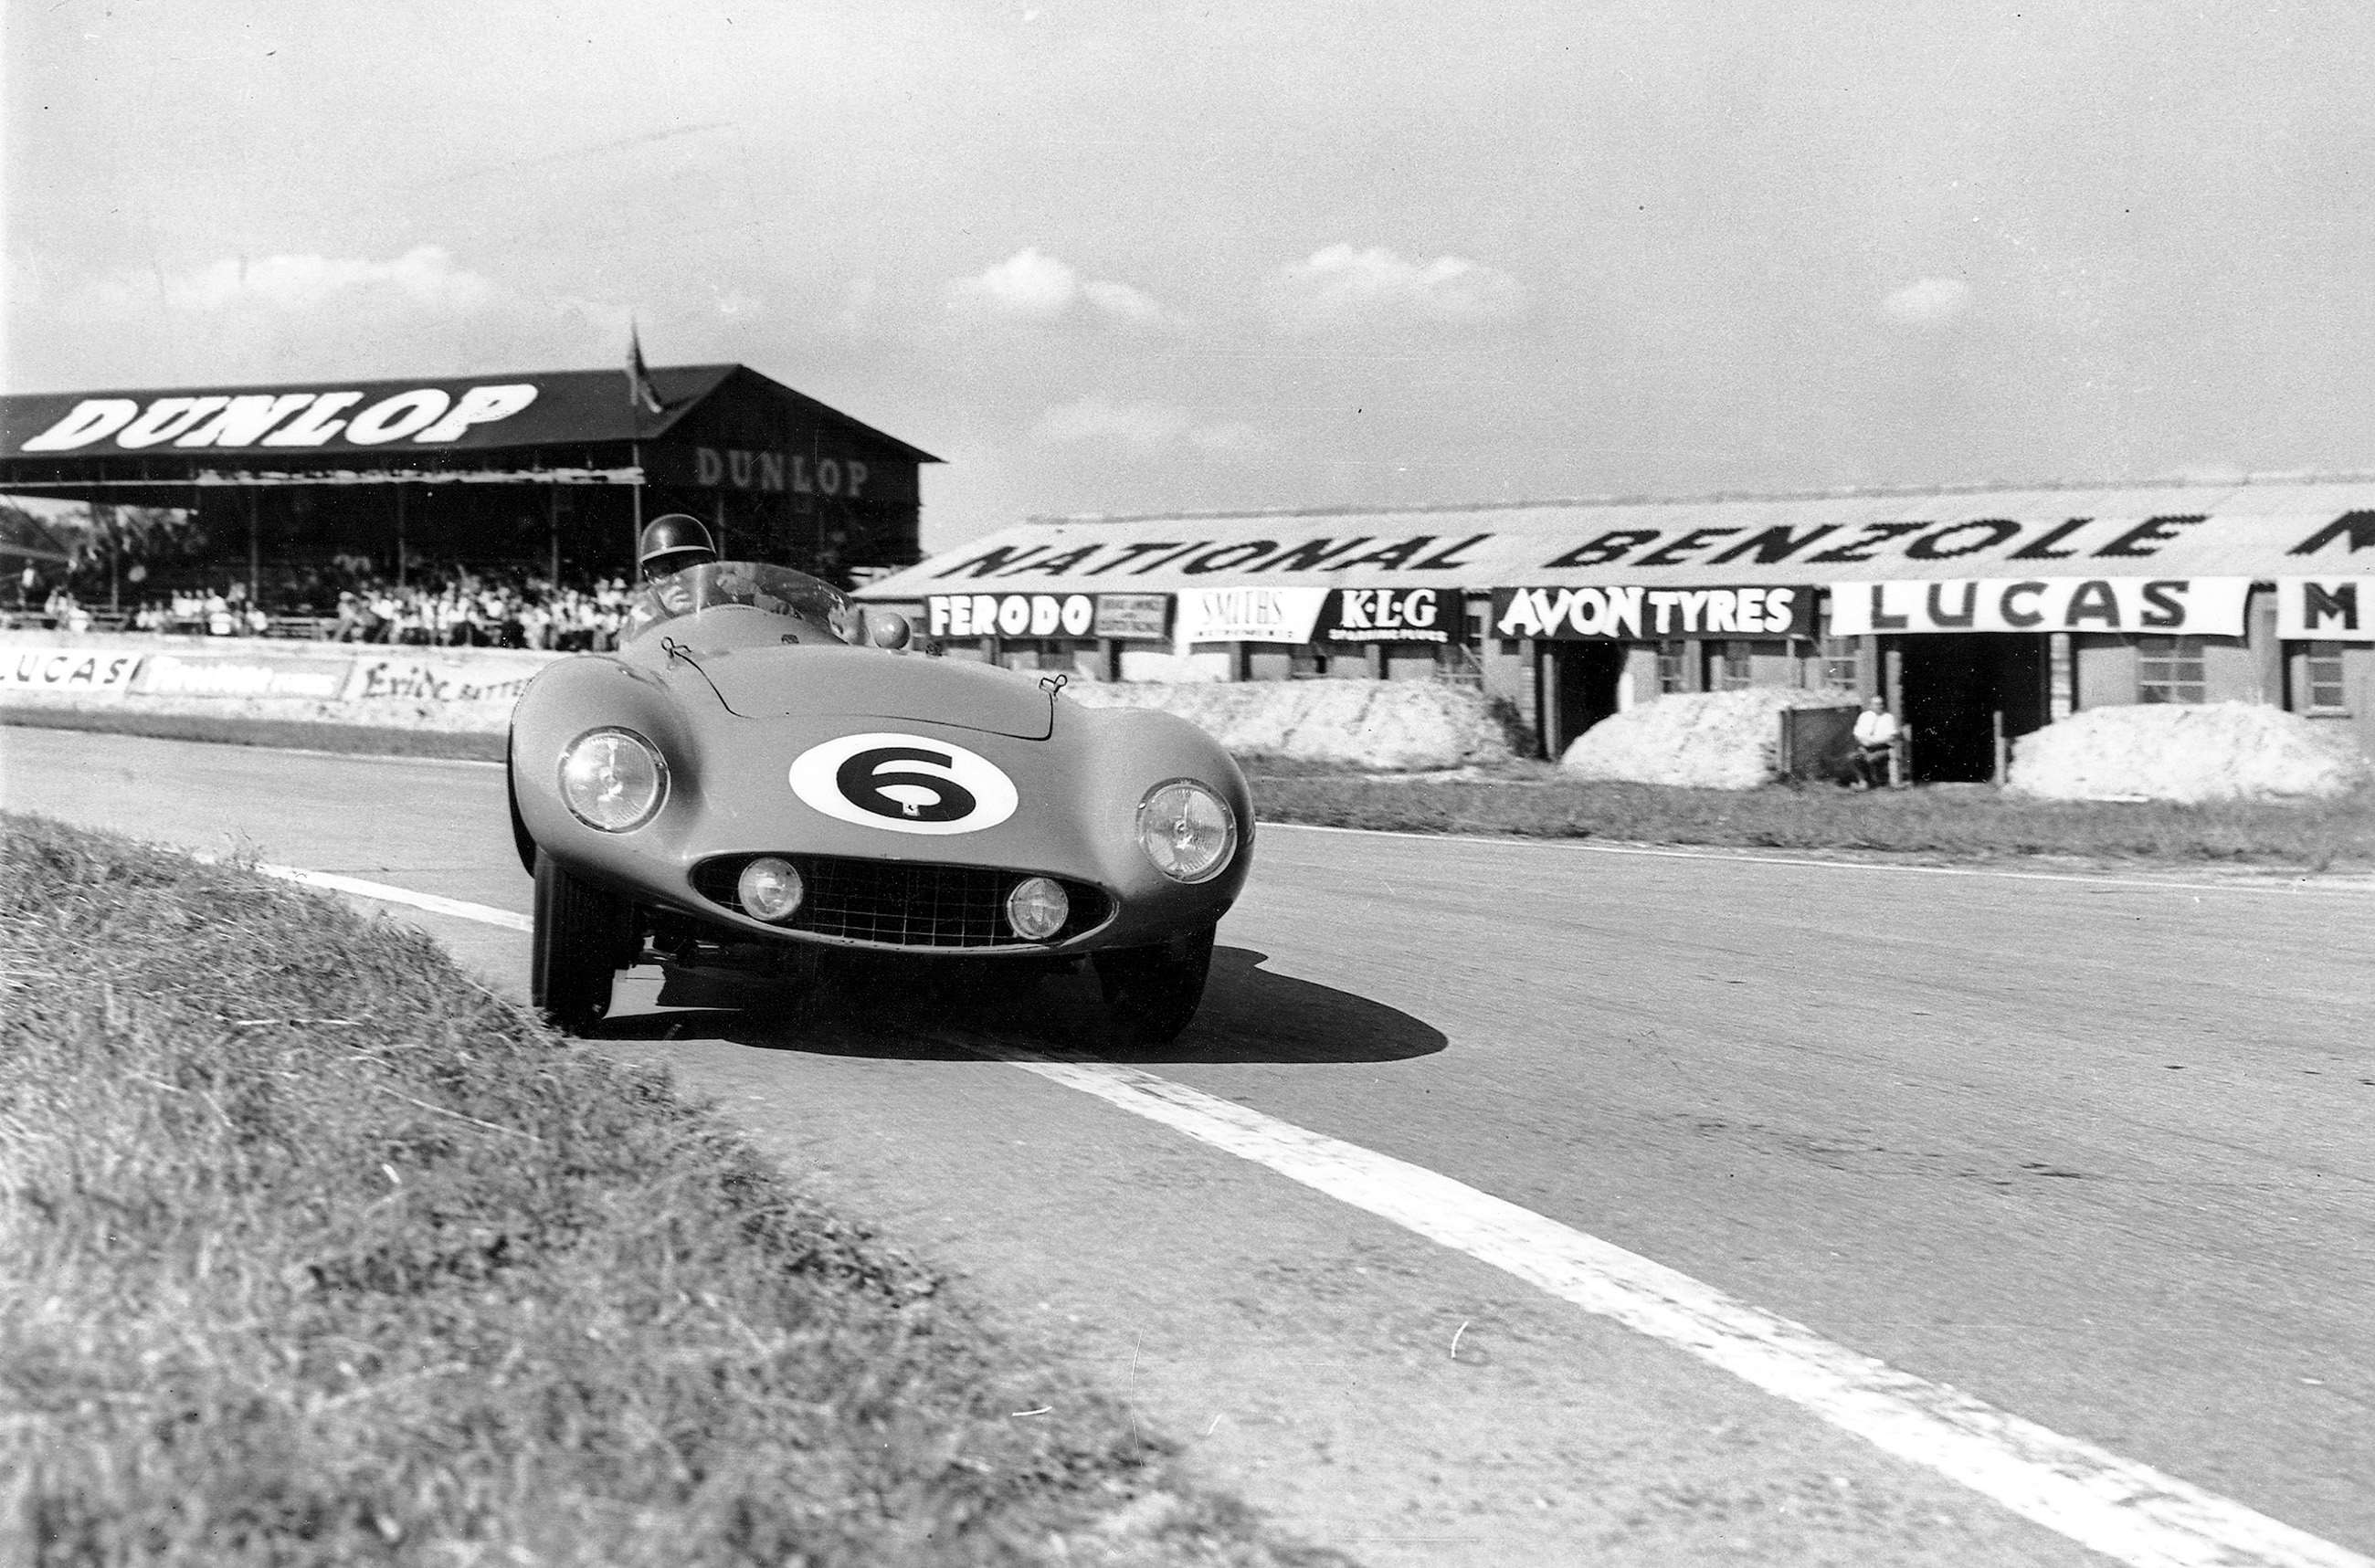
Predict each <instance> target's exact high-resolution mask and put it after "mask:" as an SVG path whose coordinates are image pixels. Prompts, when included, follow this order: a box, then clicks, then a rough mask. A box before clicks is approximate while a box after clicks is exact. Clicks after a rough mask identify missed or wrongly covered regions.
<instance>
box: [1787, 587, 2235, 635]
mask: <svg viewBox="0 0 2375 1568" xmlns="http://www.w3.org/2000/svg"><path fill="white" fill-rule="evenodd" d="M2250 592H2251V579H2250V578H2248V577H2026V578H2017V579H2015V578H1989V579H1982V580H1979V581H1968V582H1939V583H1838V584H1833V585H1832V587H1831V635H1832V636H1834V637H1861V636H1865V635H1867V634H1870V633H1873V632H1884V633H1904V632H1947V631H2142V632H2147V633H2163V634H2168V633H2177V632H2183V633H2186V634H2189V635H2198V636H2209V637H2239V636H2241V635H2242V634H2243V600H2244V597H2245V596H2246V595H2248V594H2250Z"/></svg>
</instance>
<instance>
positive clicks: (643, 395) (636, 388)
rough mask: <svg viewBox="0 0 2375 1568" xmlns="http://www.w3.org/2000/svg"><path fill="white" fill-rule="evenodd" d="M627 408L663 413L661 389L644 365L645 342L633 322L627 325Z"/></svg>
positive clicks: (639, 411) (640, 411) (649, 369)
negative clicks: (637, 333) (638, 334)
mask: <svg viewBox="0 0 2375 1568" xmlns="http://www.w3.org/2000/svg"><path fill="white" fill-rule="evenodd" d="M627 407H630V408H632V409H634V410H636V411H637V412H638V413H644V414H657V413H660V412H661V411H662V407H661V404H660V392H659V388H657V387H656V386H654V385H653V384H652V372H651V368H650V367H649V366H647V365H645V364H644V345H643V340H642V338H641V337H639V336H637V335H636V332H635V324H634V323H633V322H632V321H630V322H629V323H628V324H627Z"/></svg>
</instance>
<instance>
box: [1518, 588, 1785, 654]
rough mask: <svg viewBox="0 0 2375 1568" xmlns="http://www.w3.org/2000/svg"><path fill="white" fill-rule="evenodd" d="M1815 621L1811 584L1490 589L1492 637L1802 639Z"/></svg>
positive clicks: (1645, 640) (1565, 640)
mask: <svg viewBox="0 0 2375 1568" xmlns="http://www.w3.org/2000/svg"><path fill="white" fill-rule="evenodd" d="M1813 630H1814V589H1813V588H1811V587H1790V588H1644V587H1638V586H1633V587H1616V588H1495V589H1494V590H1493V634H1494V635H1495V636H1496V637H1542V638H1548V639H1550V640H1552V641H1553V642H1576V641H1579V640H1591V641H1608V640H1612V639H1615V640H1622V641H1625V642H1656V641H1659V640H1660V639H1663V638H1670V637H1804V636H1807V635H1809V634H1811V633H1812V631H1813Z"/></svg>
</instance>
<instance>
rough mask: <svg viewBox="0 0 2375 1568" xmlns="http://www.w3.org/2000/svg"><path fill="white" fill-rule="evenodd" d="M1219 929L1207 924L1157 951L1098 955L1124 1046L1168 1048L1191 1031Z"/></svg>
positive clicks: (1107, 999)
mask: <svg viewBox="0 0 2375 1568" xmlns="http://www.w3.org/2000/svg"><path fill="white" fill-rule="evenodd" d="M1216 930H1217V927H1215V926H1211V925H1206V926H1204V927H1202V928H1200V929H1199V930H1195V931H1190V932H1187V933H1185V934H1183V935H1181V936H1177V937H1172V938H1171V939H1170V940H1169V941H1167V942H1164V943H1160V944H1158V945H1156V946H1154V947H1151V948H1124V949H1118V950H1117V951H1114V952H1105V953H1099V954H1097V955H1096V966H1097V984H1098V986H1099V988H1100V989H1102V990H1103V991H1104V992H1105V1011H1106V1012H1107V1014H1109V1015H1110V1016H1111V1018H1112V1020H1113V1023H1114V1029H1115V1032H1117V1034H1118V1035H1119V1036H1120V1038H1121V1041H1122V1043H1124V1044H1127V1045H1132V1046H1141V1047H1142V1046H1152V1045H1167V1044H1169V1043H1171V1042H1172V1041H1174V1040H1176V1039H1177V1038H1178V1037H1179V1032H1180V1031H1181V1030H1184V1029H1186V1028H1187V1027H1188V1023H1189V1021H1190V1020H1193V1019H1194V1018H1195V1016H1196V1008H1197V1007H1198V1005H1199V1003H1201V1002H1202V1001H1203V999H1204V980H1205V977H1206V976H1207V975H1209V974H1210V973H1211V970H1212V937H1213V935H1214V933H1215V931H1216Z"/></svg>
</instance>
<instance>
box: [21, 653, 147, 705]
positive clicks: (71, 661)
mask: <svg viewBox="0 0 2375 1568" xmlns="http://www.w3.org/2000/svg"><path fill="white" fill-rule="evenodd" d="M140 657H141V655H139V654H125V653H119V652H116V651H115V650H113V649H108V648H0V691H68V692H74V693H77V694H78V695H82V696H91V695H94V694H96V695H100V696H107V697H121V696H123V695H124V693H125V692H126V691H128V690H131V689H132V678H133V677H134V676H136V675H137V674H138V673H139V669H140Z"/></svg>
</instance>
